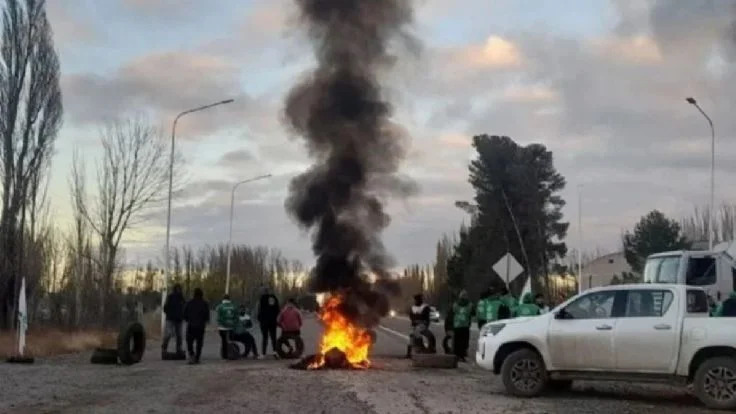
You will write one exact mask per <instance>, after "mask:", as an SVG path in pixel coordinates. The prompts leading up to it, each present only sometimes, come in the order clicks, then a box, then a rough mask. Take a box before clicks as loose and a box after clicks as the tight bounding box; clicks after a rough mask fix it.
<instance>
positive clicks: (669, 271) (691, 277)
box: [644, 242, 736, 302]
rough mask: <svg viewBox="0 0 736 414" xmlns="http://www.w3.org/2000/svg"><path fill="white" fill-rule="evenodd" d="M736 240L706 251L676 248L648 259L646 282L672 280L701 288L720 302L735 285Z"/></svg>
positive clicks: (670, 281) (645, 268)
mask: <svg viewBox="0 0 736 414" xmlns="http://www.w3.org/2000/svg"><path fill="white" fill-rule="evenodd" d="M734 257H736V243H733V242H726V243H721V244H719V245H717V246H715V247H714V249H713V250H712V251H709V250H678V251H671V252H664V253H657V254H653V255H651V256H649V257H648V258H647V261H646V264H645V266H644V282H645V283H675V284H681V285H688V286H697V287H701V288H703V289H704V290H705V291H706V292H707V293H708V296H710V297H711V298H712V299H713V300H716V301H719V302H720V301H722V300H724V299H726V298H727V297H728V295H729V294H730V293H731V292H733V291H734V290H735V289H734V288H735V287H736V284H735V282H736V261H735V260H734Z"/></svg>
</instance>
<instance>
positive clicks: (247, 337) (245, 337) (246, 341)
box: [230, 332, 258, 358]
mask: <svg viewBox="0 0 736 414" xmlns="http://www.w3.org/2000/svg"><path fill="white" fill-rule="evenodd" d="M230 339H232V340H233V341H235V342H240V343H242V344H243V345H245V349H246V350H248V352H244V353H243V358H247V357H248V355H250V353H251V352H252V353H253V355H255V356H256V357H258V347H256V339H255V338H253V335H251V334H250V332H245V333H242V334H240V335H233V336H232V337H231V338H230Z"/></svg>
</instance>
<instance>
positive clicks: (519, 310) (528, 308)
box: [516, 303, 541, 316]
mask: <svg viewBox="0 0 736 414" xmlns="http://www.w3.org/2000/svg"><path fill="white" fill-rule="evenodd" d="M540 313H541V311H540V309H539V306H537V305H535V304H533V303H522V304H521V305H519V306H517V307H516V316H534V315H539V314H540Z"/></svg>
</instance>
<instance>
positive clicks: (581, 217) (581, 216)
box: [578, 184, 591, 294]
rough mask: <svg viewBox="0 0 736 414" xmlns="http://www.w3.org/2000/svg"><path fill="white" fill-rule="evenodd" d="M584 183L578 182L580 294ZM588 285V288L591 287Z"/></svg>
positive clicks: (580, 285)
mask: <svg viewBox="0 0 736 414" xmlns="http://www.w3.org/2000/svg"><path fill="white" fill-rule="evenodd" d="M582 189H583V185H582V184H578V244H579V246H578V294H580V293H581V292H582V291H583V191H582ZM590 287H591V286H590V285H588V289H590Z"/></svg>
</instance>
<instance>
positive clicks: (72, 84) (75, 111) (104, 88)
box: [62, 52, 259, 137]
mask: <svg viewBox="0 0 736 414" xmlns="http://www.w3.org/2000/svg"><path fill="white" fill-rule="evenodd" d="M172 68H176V70H172ZM239 76H240V69H239V68H238V67H237V66H235V65H233V64H232V63H230V62H228V61H227V60H225V59H223V58H221V57H217V56H210V55H207V54H202V53H195V52H165V53H156V54H150V55H146V56H142V57H140V58H136V59H134V60H132V61H130V62H127V63H126V64H124V65H122V66H121V67H120V68H118V69H117V70H116V71H114V72H113V73H111V74H108V75H99V74H93V73H76V74H69V75H66V76H64V77H63V78H62V89H63V92H64V104H65V108H66V110H67V114H69V115H70V117H71V118H72V120H73V121H74V122H75V123H77V124H87V123H98V122H101V121H103V120H110V119H114V118H117V117H120V116H123V115H126V114H129V113H130V111H131V110H133V111H151V112H153V113H155V114H156V115H157V116H158V117H160V118H161V119H163V120H166V122H167V124H168V122H171V120H173V118H174V117H175V116H176V114H178V113H179V112H181V111H184V110H186V109H190V108H196V107H199V106H202V105H205V104H209V103H213V102H217V101H220V100H223V99H228V98H234V99H235V102H234V103H233V104H230V105H226V106H223V107H221V108H217V109H214V110H211V111H210V112H209V113H208V114H207V116H206V117H197V118H196V120H194V119H192V118H194V117H188V118H187V119H186V120H183V121H182V124H181V127H182V128H181V129H180V131H179V132H180V134H181V135H182V136H183V137H186V136H187V132H189V133H200V134H205V133H210V132H212V131H214V130H217V129H221V128H225V127H228V126H233V125H237V124H238V123H240V122H242V120H243V118H244V117H246V116H247V115H246V114H247V113H248V112H249V111H257V108H258V107H259V104H257V103H256V102H254V100H253V99H252V98H251V97H249V96H248V95H246V94H245V93H244V92H243V91H242V89H241V87H240V83H239ZM190 119H191V122H190Z"/></svg>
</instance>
